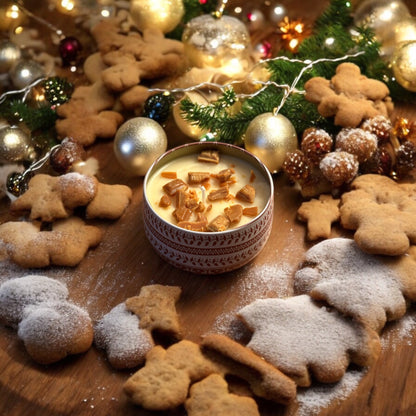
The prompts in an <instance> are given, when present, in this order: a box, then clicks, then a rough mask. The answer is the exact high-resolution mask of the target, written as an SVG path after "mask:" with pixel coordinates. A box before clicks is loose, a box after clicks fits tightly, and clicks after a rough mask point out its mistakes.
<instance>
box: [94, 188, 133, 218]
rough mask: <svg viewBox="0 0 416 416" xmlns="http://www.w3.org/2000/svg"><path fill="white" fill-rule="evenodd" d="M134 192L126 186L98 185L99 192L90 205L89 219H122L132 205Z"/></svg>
mask: <svg viewBox="0 0 416 416" xmlns="http://www.w3.org/2000/svg"><path fill="white" fill-rule="evenodd" d="M132 195H133V193H132V191H131V189H130V188H129V187H128V186H126V185H117V184H116V185H109V184H104V183H98V184H97V192H96V193H95V195H94V198H93V199H92V200H91V201H90V202H89V203H88V205H87V209H86V217H87V218H105V219H109V220H115V219H117V218H119V217H121V216H122V215H123V213H124V211H125V210H126V208H127V207H128V205H129V204H130V201H131V198H132Z"/></svg>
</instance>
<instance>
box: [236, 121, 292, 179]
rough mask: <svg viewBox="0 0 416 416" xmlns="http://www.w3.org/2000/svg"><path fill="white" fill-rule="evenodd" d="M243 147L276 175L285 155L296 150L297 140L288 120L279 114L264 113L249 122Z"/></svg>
mask: <svg viewBox="0 0 416 416" xmlns="http://www.w3.org/2000/svg"><path fill="white" fill-rule="evenodd" d="M244 146H245V148H246V150H248V151H249V152H251V153H253V154H254V155H255V156H257V157H258V158H259V159H260V160H261V161H262V162H263V163H264V164H265V165H266V167H267V168H268V169H269V170H270V172H271V173H277V172H279V171H280V170H281V168H282V165H283V162H284V160H285V157H286V153H288V152H293V151H295V150H296V149H297V147H298V138H297V134H296V130H295V128H294V126H293V124H292V123H291V121H290V120H289V119H288V118H286V117H285V116H283V115H281V114H277V115H274V114H273V113H264V114H260V115H259V116H257V117H255V118H254V119H253V120H252V121H251V122H250V124H249V126H248V128H247V130H246V133H245V136H244Z"/></svg>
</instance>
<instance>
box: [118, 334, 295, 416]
mask: <svg viewBox="0 0 416 416" xmlns="http://www.w3.org/2000/svg"><path fill="white" fill-rule="evenodd" d="M211 374H218V375H221V376H222V377H223V378H225V377H226V376H227V375H234V376H237V377H238V378H240V379H242V380H245V381H246V382H247V383H248V385H249V386H250V389H251V392H252V394H255V395H256V396H258V397H262V398H265V399H268V400H273V401H275V402H277V403H282V404H287V403H289V402H291V401H293V400H294V398H295V396H296V385H295V383H294V382H293V380H291V379H290V378H289V377H287V376H285V375H284V374H283V373H282V372H281V371H279V370H278V369H277V368H275V367H274V366H273V365H271V364H269V363H267V362H266V361H264V359H263V358H262V357H260V356H258V355H256V354H255V353H253V351H251V350H249V349H248V348H247V347H245V346H243V345H241V344H239V343H237V342H236V341H233V340H232V339H231V338H228V337H227V336H225V335H217V334H210V335H207V336H206V337H204V340H203V342H202V346H199V345H198V344H196V343H193V342H191V341H188V340H182V341H179V342H178V343H176V344H173V345H171V346H170V347H169V348H167V349H163V348H162V347H161V346H158V345H157V346H155V347H154V348H153V349H152V350H150V352H149V353H148V354H147V356H146V362H145V365H144V367H142V368H141V369H139V370H138V371H137V372H136V373H135V374H134V375H133V376H131V377H130V378H129V379H128V380H127V382H126V383H125V385H124V391H125V392H126V394H127V395H128V396H129V398H130V399H131V400H132V401H133V402H134V403H136V404H138V405H141V406H143V407H144V408H146V409H149V410H168V409H173V408H175V407H177V406H179V405H181V404H183V403H184V402H185V399H186V398H187V396H188V390H189V387H190V385H191V384H192V383H194V382H197V381H199V380H202V379H203V378H205V377H207V376H209V375H211Z"/></svg>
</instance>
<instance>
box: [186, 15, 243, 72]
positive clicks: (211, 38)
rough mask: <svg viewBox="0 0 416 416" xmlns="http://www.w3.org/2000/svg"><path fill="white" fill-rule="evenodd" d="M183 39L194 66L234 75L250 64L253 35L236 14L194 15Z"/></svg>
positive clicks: (191, 63)
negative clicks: (219, 15) (216, 69)
mask: <svg viewBox="0 0 416 416" xmlns="http://www.w3.org/2000/svg"><path fill="white" fill-rule="evenodd" d="M182 42H183V44H184V46H185V53H186V55H187V56H188V59H189V62H190V65H191V66H195V67H198V68H209V67H214V68H221V69H222V70H223V71H224V72H226V73H227V74H228V75H231V76H232V75H236V74H238V73H240V72H242V71H244V70H246V69H248V67H249V65H250V52H251V40H250V34H249V32H248V30H247V28H246V26H245V25H244V23H243V22H242V21H240V20H238V19H237V18H235V17H231V16H222V17H221V18H215V17H213V16H211V15H207V14H204V15H202V16H198V17H195V18H193V19H192V20H190V21H189V22H188V23H187V25H186V26H185V29H184V31H183V35H182Z"/></svg>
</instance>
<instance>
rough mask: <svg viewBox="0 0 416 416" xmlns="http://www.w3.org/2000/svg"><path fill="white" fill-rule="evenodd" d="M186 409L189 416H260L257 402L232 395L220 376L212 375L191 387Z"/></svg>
mask: <svg viewBox="0 0 416 416" xmlns="http://www.w3.org/2000/svg"><path fill="white" fill-rule="evenodd" d="M185 409H186V411H187V414H188V416H213V415H227V416H242V415H244V416H260V413H259V410H258V407H257V403H256V402H255V400H254V399H252V398H251V397H244V396H238V395H236V394H233V393H230V392H229V389H228V384H227V382H226V381H225V380H224V379H223V378H222V377H221V376H220V375H219V374H211V375H209V376H208V377H206V378H204V379H203V380H201V381H199V382H197V383H195V384H193V385H192V386H191V389H190V394H189V398H188V399H187V400H186V402H185Z"/></svg>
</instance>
